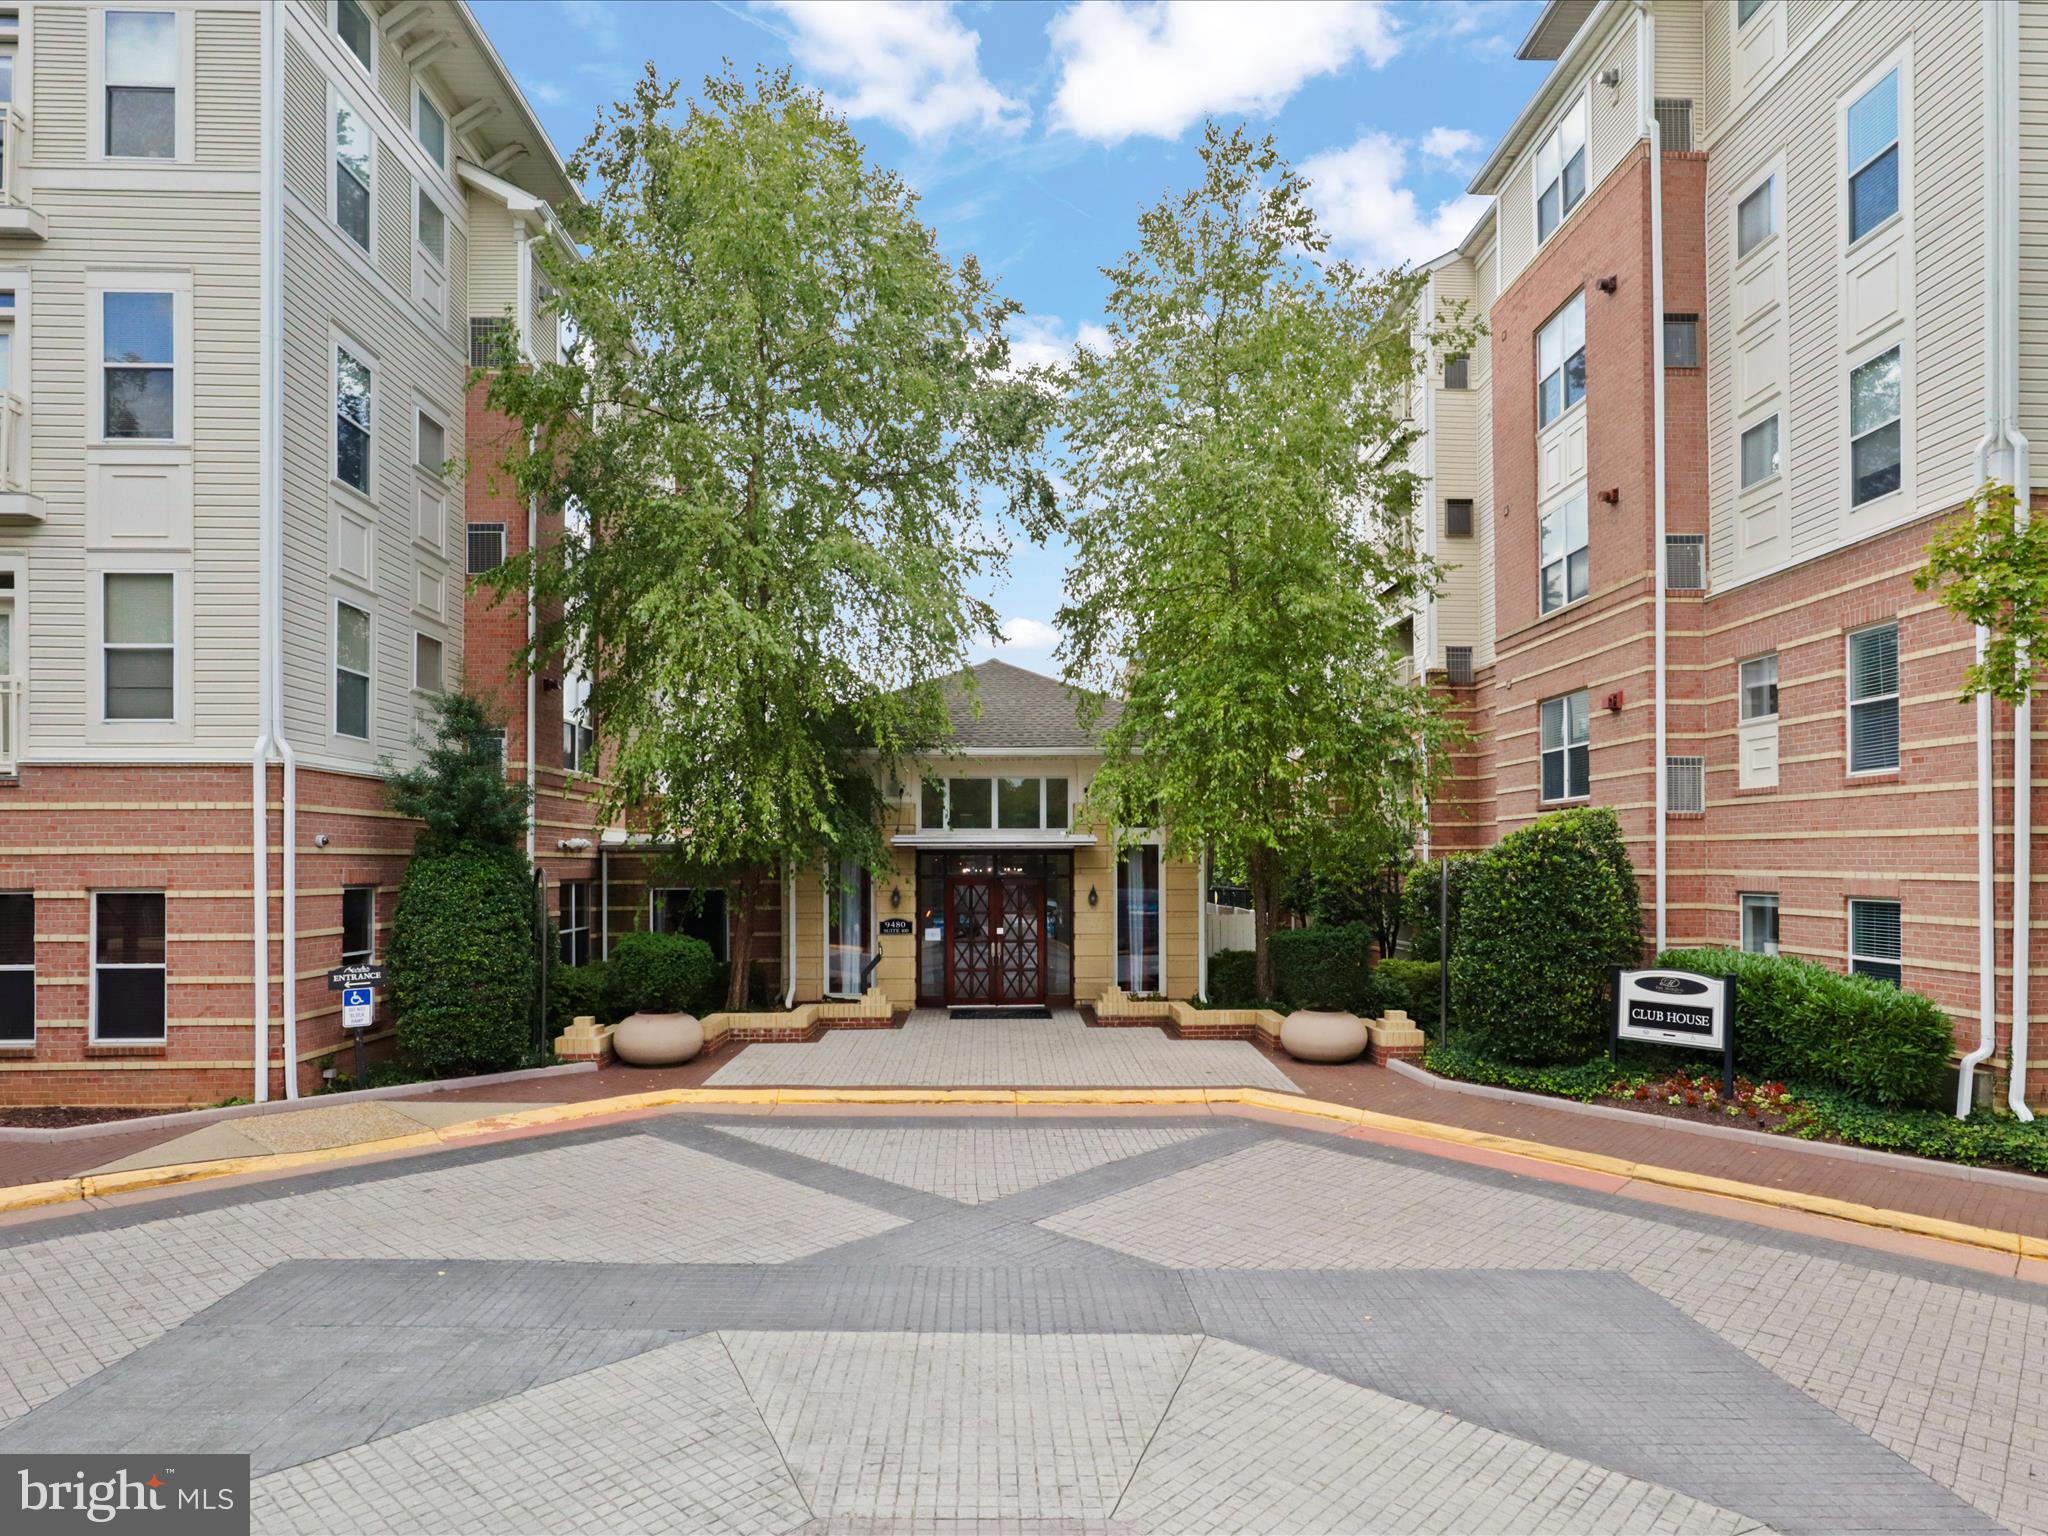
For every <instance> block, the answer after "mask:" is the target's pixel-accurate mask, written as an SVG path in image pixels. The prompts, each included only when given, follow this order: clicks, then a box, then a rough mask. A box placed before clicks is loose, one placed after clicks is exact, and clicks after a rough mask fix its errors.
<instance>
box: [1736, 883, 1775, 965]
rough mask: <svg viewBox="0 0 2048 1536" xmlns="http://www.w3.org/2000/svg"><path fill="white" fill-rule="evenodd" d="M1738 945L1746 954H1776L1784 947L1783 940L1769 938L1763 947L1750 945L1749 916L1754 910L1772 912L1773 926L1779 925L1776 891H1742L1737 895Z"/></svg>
mask: <svg viewBox="0 0 2048 1536" xmlns="http://www.w3.org/2000/svg"><path fill="white" fill-rule="evenodd" d="M1735 904H1736V912H1737V914H1738V916H1737V918H1736V933H1735V942H1736V946H1737V947H1738V948H1739V949H1741V951H1742V952H1743V953H1744V954H1746V955H1775V954H1777V953H1778V952H1779V951H1780V949H1781V948H1782V947H1783V940H1782V939H1781V938H1780V939H1767V940H1765V941H1764V947H1763V948H1761V949H1751V948H1750V947H1749V917H1750V914H1751V913H1752V912H1759V913H1761V912H1768V913H1770V914H1771V926H1772V927H1773V928H1776V927H1777V926H1778V896H1777V893H1776V892H1775V891H1741V892H1738V893H1737V894H1736V897H1735Z"/></svg>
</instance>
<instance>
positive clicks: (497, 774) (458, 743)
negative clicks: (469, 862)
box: [384, 693, 529, 857]
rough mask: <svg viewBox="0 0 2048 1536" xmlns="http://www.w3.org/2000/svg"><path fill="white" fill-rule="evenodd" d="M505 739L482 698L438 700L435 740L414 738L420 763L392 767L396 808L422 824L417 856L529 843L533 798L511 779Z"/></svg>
mask: <svg viewBox="0 0 2048 1536" xmlns="http://www.w3.org/2000/svg"><path fill="white" fill-rule="evenodd" d="M504 740H505V738H504V733H503V731H501V730H500V729H499V728H498V727H496V726H494V725H493V724H492V723H491V719H490V716H489V715H488V714H487V713H485V710H484V706H483V704H482V702H481V701H479V700H477V699H475V698H472V697H471V696H470V695H468V694H466V693H444V694H442V695H441V696H440V697H439V698H438V699H436V700H435V701H434V739H433V740H432V741H431V742H428V741H424V740H421V739H419V738H415V739H414V742H413V745H414V746H415V747H416V748H418V750H419V761H418V763H417V764H416V766H414V767H412V768H408V769H405V770H404V771H402V772H401V771H398V770H395V769H393V768H392V767H391V765H390V764H389V762H388V761H387V762H386V763H385V764H384V769H385V778H384V794H385V798H386V799H387V800H389V801H390V803H391V808H392V809H393V810H395V811H397V812H398V813H399V814H400V815H401V816H411V817H413V818H415V819H416V820H418V821H419V822H420V823H421V827H420V832H419V836H418V837H417V839H416V840H415V841H414V844H413V852H414V855H415V856H416V857H417V856H420V855H434V854H443V853H452V852H454V851H455V850H456V849H458V848H496V849H503V850H505V851H508V852H509V851H513V850H516V849H518V848H519V847H521V846H522V845H523V843H524V841H525V838H526V814H527V807H528V804H529V796H528V794H527V791H526V787H525V786H524V785H522V784H515V783H513V782H511V781H510V780H508V779H507V778H506V777H505V749H504Z"/></svg>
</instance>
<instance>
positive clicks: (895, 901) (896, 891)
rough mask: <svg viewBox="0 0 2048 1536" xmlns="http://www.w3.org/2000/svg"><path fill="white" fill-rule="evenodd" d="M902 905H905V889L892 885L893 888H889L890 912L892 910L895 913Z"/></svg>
mask: <svg viewBox="0 0 2048 1536" xmlns="http://www.w3.org/2000/svg"><path fill="white" fill-rule="evenodd" d="M902 905H903V887H902V886H900V885H892V886H890V887H889V910H890V911H891V912H894V911H895V910H896V909H897V908H898V907H900V906H902Z"/></svg>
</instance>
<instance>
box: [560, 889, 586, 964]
mask: <svg viewBox="0 0 2048 1536" xmlns="http://www.w3.org/2000/svg"><path fill="white" fill-rule="evenodd" d="M559 926H560V928H561V934H562V964H564V965H588V964H589V963H590V882H589V881H588V880H564V881H563V882H562V918H561V923H560V925H559Z"/></svg>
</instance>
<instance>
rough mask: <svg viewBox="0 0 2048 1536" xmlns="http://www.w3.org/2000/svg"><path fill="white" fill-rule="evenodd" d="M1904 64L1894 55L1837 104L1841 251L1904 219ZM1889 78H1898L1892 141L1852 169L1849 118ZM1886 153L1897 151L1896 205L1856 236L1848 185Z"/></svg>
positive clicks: (1907, 97)
mask: <svg viewBox="0 0 2048 1536" xmlns="http://www.w3.org/2000/svg"><path fill="white" fill-rule="evenodd" d="M1906 62H1907V61H1906V57H1905V56H1904V55H1903V54H1898V55H1894V56H1893V57H1891V58H1889V59H1887V60H1886V61H1885V62H1884V63H1882V64H1880V65H1878V66H1877V68H1875V69H1873V70H1871V71H1870V73H1869V74H1867V75H1865V76H1864V77H1863V78H1862V79H1861V80H1859V81H1857V82H1856V84H1855V85H1854V86H1852V87H1851V88H1850V89H1849V90H1848V92H1847V93H1845V94H1844V95H1843V97H1842V99H1841V103H1840V105H1839V106H1838V107H1837V109H1836V113H1835V117H1836V137H1837V140H1838V143H1839V149H1838V151H1837V153H1838V155H1839V160H1838V164H1839V165H1840V167H1841V170H1840V173H1839V174H1840V177H1841V181H1840V186H1841V204H1842V245H1843V248H1844V249H1845V250H1855V249H1856V248H1857V247H1858V246H1861V245H1863V244H1865V243H1867V242H1868V241H1869V240H1870V239H1871V238H1872V237H1873V236H1876V235H1880V234H1882V233H1884V231H1886V230H1888V229H1895V228H1897V227H1898V226H1899V225H1900V223H1901V222H1902V221H1903V220H1904V218H1905V213H1906V208H1907V206H1908V203H1909V199H1910V196H1911V193H1912V184H1911V183H1910V182H1909V181H1908V179H1907V173H1908V171H1909V169H1910V167H1911V165H1912V159H1911V146H1912V141H1911V137H1910V133H1909V130H1910V127H1911V124H1912V116H1911V107H1912V97H1911V94H1910V93H1909V91H1908V90H1907V74H1906ZM1893 75H1896V76H1898V83H1897V85H1896V86H1895V88H1894V95H1895V106H1896V108H1897V122H1896V123H1895V124H1894V127H1893V133H1892V137H1891V138H1890V139H1889V140H1887V141H1886V143H1885V145H1884V147H1883V148H1881V149H1879V150H1878V151H1877V153H1876V154H1873V155H1867V156H1865V157H1864V158H1863V159H1862V160H1860V161H1858V162H1856V163H1855V164H1853V165H1852V164H1850V162H1849V114H1850V112H1851V111H1852V110H1854V109H1855V108H1856V107H1857V106H1858V105H1860V104H1861V103H1862V102H1863V100H1864V98H1866V97H1867V96H1869V95H1870V94H1871V93H1872V92H1873V91H1875V90H1876V89H1877V88H1878V87H1879V86H1881V85H1883V84H1884V82H1885V81H1886V80H1887V79H1888V78H1890V77H1891V76H1893ZM1889 150H1897V151H1898V171H1897V186H1898V204H1897V206H1896V207H1894V208H1893V209H1892V211H1891V212H1890V213H1889V214H1887V215H1886V216H1885V217H1884V218H1882V219H1879V220H1878V221H1877V222H1876V223H1875V224H1873V225H1871V226H1870V228H1868V229H1866V230H1864V231H1863V233H1862V234H1860V235H1859V234H1857V233H1856V232H1855V229H1856V222H1855V197H1854V192H1853V189H1852V188H1851V186H1850V183H1851V182H1852V181H1853V180H1854V179H1855V178H1856V176H1857V175H1859V174H1860V173H1861V172H1863V171H1865V170H1867V169H1869V168H1870V167H1871V166H1873V165H1875V164H1876V163H1877V162H1878V161H1879V160H1882V159H1883V158H1884V156H1885V154H1886V152H1887V151H1889Z"/></svg>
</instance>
